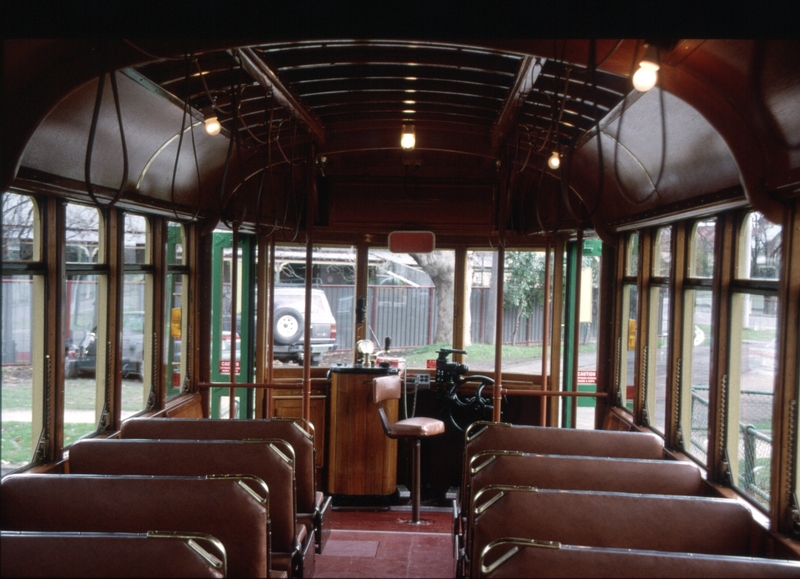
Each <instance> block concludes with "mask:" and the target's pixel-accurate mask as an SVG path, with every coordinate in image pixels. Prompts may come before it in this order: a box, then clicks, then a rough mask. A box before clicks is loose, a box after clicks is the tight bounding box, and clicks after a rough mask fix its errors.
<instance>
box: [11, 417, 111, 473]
mask: <svg viewBox="0 0 800 579" xmlns="http://www.w3.org/2000/svg"><path fill="white" fill-rule="evenodd" d="M94 431H95V425H94V424H79V423H76V424H65V425H64V445H65V446H67V445H69V444H72V443H73V442H75V441H77V440H78V439H79V438H81V437H82V436H85V435H87V434H90V433H92V432H94ZM37 440H38V433H37ZM32 444H33V430H32V427H31V423H30V422H18V421H8V422H3V426H2V445H3V452H2V461H3V464H4V465H5V464H7V463H11V464H16V465H19V466H22V465H25V464H27V463H29V462H30V461H31V458H33V450H32V447H31V445H32Z"/></svg>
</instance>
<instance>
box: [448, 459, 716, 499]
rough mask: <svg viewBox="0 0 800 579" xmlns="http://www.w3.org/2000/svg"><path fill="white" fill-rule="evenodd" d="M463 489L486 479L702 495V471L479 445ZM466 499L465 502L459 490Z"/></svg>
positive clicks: (674, 465)
mask: <svg viewBox="0 0 800 579" xmlns="http://www.w3.org/2000/svg"><path fill="white" fill-rule="evenodd" d="M469 477H470V484H469V485H468V491H471V492H474V491H475V490H478V489H481V488H483V487H484V486H487V485H490V484H505V485H519V486H533V487H537V488H544V489H562V490H585V491H606V492H617V493H642V494H652V495H688V496H704V495H705V488H706V487H705V484H704V479H703V475H702V471H701V470H700V468H698V467H697V466H696V465H694V464H692V463H689V462H679V461H675V460H649V459H638V458H605V457H585V456H567V455H563V456H562V455H553V454H528V453H522V452H517V451H484V452H479V453H478V454H476V455H475V456H473V457H472V460H471V462H470V468H469ZM464 499H465V500H464V502H465V504H468V503H469V502H470V498H469V496H467V495H465V496H464Z"/></svg>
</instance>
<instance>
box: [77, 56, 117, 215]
mask: <svg viewBox="0 0 800 579" xmlns="http://www.w3.org/2000/svg"><path fill="white" fill-rule="evenodd" d="M107 65H108V45H107V44H106V45H104V47H103V61H102V68H101V72H100V76H99V77H98V79H97V96H96V97H95V103H94V111H93V113H92V124H91V127H90V129H89V141H88V143H87V145H86V161H85V164H84V176H85V182H86V191H87V192H88V193H89V197H91V198H92V201H93V202H94V203H95V205H97V206H98V207H101V208H103V207H113V206H114V205H115V204H116V203H117V201H119V198H120V196H121V195H122V191H123V190H124V189H125V185H126V184H127V182H128V145H127V142H126V140H125V129H124V127H123V126H122V111H121V110H120V106H119V90H118V89H117V72H116V71H111V72H109V73H108V76H109V78H110V80H111V92H112V94H113V95H114V106H115V109H116V111H117V122H118V124H119V134H120V139H121V141H122V180H121V182H120V186H119V189H117V192H116V194H115V195H114V197H113V199H112V200H111V201H110V202H108V203H101V202H100V201H99V199H98V198H97V196H96V195H95V193H94V187H93V186H92V177H91V173H92V152H93V151H94V139H95V136H96V134H97V121H98V119H99V117H100V107H101V105H102V102H103V91H104V89H105V84H106V78H105V77H106V68H107Z"/></svg>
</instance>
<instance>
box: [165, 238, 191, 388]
mask: <svg viewBox="0 0 800 579" xmlns="http://www.w3.org/2000/svg"><path fill="white" fill-rule="evenodd" d="M184 245H185V244H184V230H183V226H182V225H180V224H179V223H172V222H170V223H168V224H167V264H168V265H167V279H166V293H167V300H166V303H165V307H166V312H164V314H165V315H164V323H165V325H166V327H165V328H164V334H163V335H164V340H163V344H164V371H165V372H166V377H165V378H166V380H165V384H166V386H167V397H170V396H174V395H176V394H178V393H180V388H181V385H182V384H183V379H184V376H185V375H186V364H187V361H186V359H185V358H184V357H182V356H181V350H182V347H181V346H182V342H183V338H184V336H185V335H186V315H185V313H184V311H183V304H184V299H183V288H184V287H186V283H187V276H186V275H185V274H184V273H183V272H181V271H179V268H178V266H181V265H182V264H183V263H184V252H183V248H184ZM187 352H188V350H187Z"/></svg>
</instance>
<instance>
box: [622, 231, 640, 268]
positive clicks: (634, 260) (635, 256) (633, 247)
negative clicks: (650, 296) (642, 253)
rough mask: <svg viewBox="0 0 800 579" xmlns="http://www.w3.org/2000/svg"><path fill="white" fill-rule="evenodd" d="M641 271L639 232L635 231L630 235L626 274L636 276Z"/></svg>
mask: <svg viewBox="0 0 800 579" xmlns="http://www.w3.org/2000/svg"><path fill="white" fill-rule="evenodd" d="M638 273H639V234H638V233H636V232H634V233H631V234H630V236H629V237H628V251H627V252H626V263H625V275H628V276H634V275H637V274H638Z"/></svg>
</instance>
